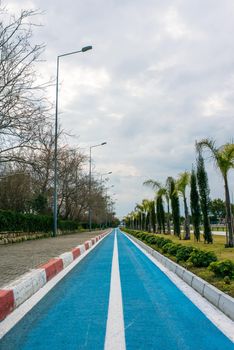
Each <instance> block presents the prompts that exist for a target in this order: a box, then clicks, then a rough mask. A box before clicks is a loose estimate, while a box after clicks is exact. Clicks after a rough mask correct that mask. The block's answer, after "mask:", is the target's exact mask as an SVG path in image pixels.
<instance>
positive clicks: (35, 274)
mask: <svg viewBox="0 0 234 350" xmlns="http://www.w3.org/2000/svg"><path fill="white" fill-rule="evenodd" d="M108 233H110V232H109V231H108V232H104V233H102V234H101V235H98V236H96V237H94V238H92V239H91V240H89V241H86V242H84V244H81V245H78V246H77V247H75V248H73V249H72V250H71V251H70V252H65V253H63V254H61V255H60V256H59V257H57V258H52V259H50V260H49V261H48V262H47V263H46V264H43V265H41V266H39V267H38V268H37V269H34V270H31V272H28V273H26V274H25V275H23V276H21V277H20V278H19V279H17V280H15V281H13V282H12V283H10V284H9V285H7V286H6V287H4V289H1V290H0V321H2V320H4V319H5V318H6V317H7V316H8V315H9V314H10V313H11V312H12V311H14V310H15V309H16V308H17V307H18V306H20V305H21V304H22V303H24V302H25V301H26V300H27V299H29V298H30V297H31V296H32V295H33V294H35V293H36V292H37V291H38V290H39V289H40V288H42V287H43V286H44V285H45V284H46V283H47V282H48V281H50V280H51V279H52V278H53V277H55V276H56V275H57V274H58V273H59V272H61V271H62V270H63V269H65V268H66V267H67V266H69V265H70V264H71V263H72V262H73V261H74V260H75V259H77V258H78V257H79V256H80V255H82V254H84V253H85V251H87V250H88V249H90V248H91V247H92V246H94V245H96V244H97V242H98V241H99V240H100V239H102V238H103V237H105V236H106V235H107V234H108Z"/></svg>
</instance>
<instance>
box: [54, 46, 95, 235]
mask: <svg viewBox="0 0 234 350" xmlns="http://www.w3.org/2000/svg"><path fill="white" fill-rule="evenodd" d="M91 49H92V46H85V47H83V48H82V49H81V50H79V51H73V52H68V53H64V54H62V55H59V56H57V73H56V97H55V132H54V203H53V207H54V220H53V221H54V226H53V237H56V235H57V228H58V194H57V182H58V174H57V168H58V166H57V164H58V161H57V156H58V85H59V84H58V83H59V60H60V58H61V57H64V56H70V55H74V54H76V53H79V52H86V51H88V50H91Z"/></svg>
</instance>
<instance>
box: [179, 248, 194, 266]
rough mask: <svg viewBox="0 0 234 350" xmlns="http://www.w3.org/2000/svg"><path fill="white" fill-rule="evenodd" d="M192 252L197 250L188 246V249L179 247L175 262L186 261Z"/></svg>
mask: <svg viewBox="0 0 234 350" xmlns="http://www.w3.org/2000/svg"><path fill="white" fill-rule="evenodd" d="M194 250H197V249H195V248H193V247H190V246H188V247H185V246H181V247H180V248H179V249H178V250H177V252H176V261H177V262H179V261H187V260H188V259H189V258H190V255H191V253H192V252H193V251H194Z"/></svg>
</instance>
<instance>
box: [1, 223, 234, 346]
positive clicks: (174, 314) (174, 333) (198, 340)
mask: <svg viewBox="0 0 234 350" xmlns="http://www.w3.org/2000/svg"><path fill="white" fill-rule="evenodd" d="M116 233H117V235H116ZM115 236H117V240H116V238H115ZM0 349H1V350H47V349H50V350H75V349H87V350H102V349H105V350H125V349H127V350H138V349H139V350H140V349H142V350H172V349H173V350H234V344H233V343H232V342H231V341H230V340H229V339H228V338H227V337H226V336H225V335H224V334H223V333H221V331H219V329H218V328H217V327H216V326H215V325H213V323H211V322H210V321H209V320H208V318H207V317H206V316H205V315H204V314H203V313H202V312H201V311H200V310H199V309H198V308H197V307H196V306H195V305H194V304H193V303H192V302H191V301H190V300H189V299H188V298H187V297H186V296H185V295H184V294H183V293H182V292H181V291H180V290H179V289H178V288H177V287H176V286H175V285H174V284H173V283H172V282H171V280H170V279H169V278H168V277H167V276H166V275H165V274H164V273H163V272H162V271H161V270H160V269H159V268H157V267H156V266H155V264H154V263H153V262H152V261H151V260H149V259H148V258H147V256H145V254H143V253H142V252H141V250H139V249H138V248H137V247H136V246H135V245H134V244H133V243H132V242H131V241H130V240H129V239H128V238H127V237H126V236H125V235H123V234H122V233H120V231H119V230H115V231H113V232H112V233H111V234H110V235H108V236H107V237H106V238H105V239H104V240H102V241H101V242H100V244H98V245H97V247H96V248H95V249H94V250H92V251H91V252H90V253H89V254H88V255H87V256H86V257H85V258H84V259H83V260H82V261H81V262H80V263H79V264H77V265H76V266H75V267H74V268H73V270H71V271H70V273H69V274H67V275H66V276H65V277H64V278H63V279H62V280H61V281H60V282H59V283H58V284H57V285H56V286H55V287H54V288H53V289H52V290H51V291H50V292H49V293H48V294H47V295H46V296H45V297H44V298H43V299H42V300H41V301H40V302H39V303H38V304H37V305H36V306H35V307H34V308H33V309H32V310H31V311H30V312H29V313H28V314H27V315H26V316H25V317H24V318H23V319H22V320H21V321H20V322H19V323H18V324H17V325H16V326H15V327H14V328H13V329H12V330H11V331H10V332H9V333H7V334H6V336H5V337H4V338H3V339H2V340H0Z"/></svg>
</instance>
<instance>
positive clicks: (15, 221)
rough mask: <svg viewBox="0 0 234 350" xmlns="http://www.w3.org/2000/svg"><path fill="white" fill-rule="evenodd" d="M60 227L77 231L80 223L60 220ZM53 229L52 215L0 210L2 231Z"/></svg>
mask: <svg viewBox="0 0 234 350" xmlns="http://www.w3.org/2000/svg"><path fill="white" fill-rule="evenodd" d="M58 228H59V229H60V230H62V231H75V230H77V228H78V223H77V222H75V221H70V220H66V221H65V220H58ZM52 230H53V217H52V216H46V215H34V214H22V213H17V212H13V211H7V210H6V211H5V210H0V232H6V231H7V232H15V231H21V232H51V231H52Z"/></svg>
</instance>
